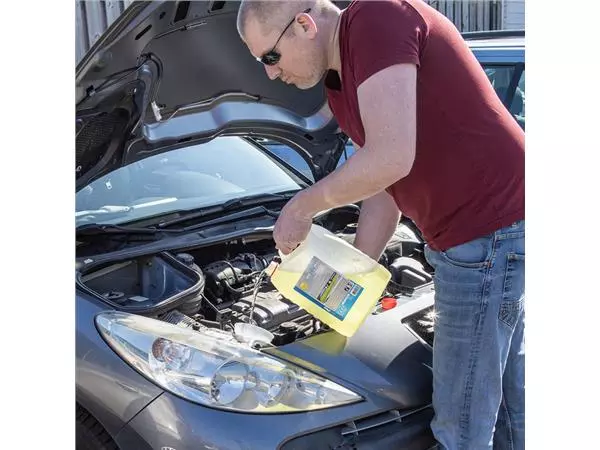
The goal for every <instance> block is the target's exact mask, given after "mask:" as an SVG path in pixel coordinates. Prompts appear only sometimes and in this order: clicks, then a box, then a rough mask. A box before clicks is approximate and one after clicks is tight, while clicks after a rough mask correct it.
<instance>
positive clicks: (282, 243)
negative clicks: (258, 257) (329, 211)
mask: <svg viewBox="0 0 600 450" xmlns="http://www.w3.org/2000/svg"><path fill="white" fill-rule="evenodd" d="M302 194H303V191H300V192H299V193H298V194H296V195H295V196H294V197H293V198H292V199H291V200H290V201H288V202H287V204H286V205H285V206H284V207H283V209H282V210H281V212H280V213H279V218H278V219H277V222H275V227H274V228H273V239H274V240H275V247H277V249H278V250H280V251H281V253H283V254H284V255H287V254H288V253H290V252H291V251H292V250H294V249H295V248H296V247H297V246H298V245H299V244H300V243H302V241H304V239H306V236H308V232H309V231H310V227H311V225H312V218H313V216H312V214H310V213H307V212H306V211H303V209H302V204H303V202H302Z"/></svg>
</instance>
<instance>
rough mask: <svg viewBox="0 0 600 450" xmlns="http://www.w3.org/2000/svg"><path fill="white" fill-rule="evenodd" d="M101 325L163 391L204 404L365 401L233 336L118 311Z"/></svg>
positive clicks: (310, 405) (308, 406) (311, 405)
mask: <svg viewBox="0 0 600 450" xmlns="http://www.w3.org/2000/svg"><path fill="white" fill-rule="evenodd" d="M96 324H97V326H98V329H99V331H100V334H101V335H102V336H103V337H104V339H105V340H106V341H107V342H108V343H109V345H110V346H111V347H112V348H113V349H114V350H115V351H116V352H117V353H118V354H119V355H120V356H121V357H122V358H123V359H124V360H125V361H127V362H128V363H129V364H131V365H132V366H133V367H135V368H136V369H137V370H139V371H140V372H141V373H143V374H144V375H146V376H147V377H148V378H150V379H151V380H153V381H154V382H155V383H157V384H158V385H160V386H161V387H162V388H164V389H165V390H168V391H170V392H173V393H174V394H177V395H180V396H182V397H184V398H186V399H188V400H191V401H194V402H197V403H200V404H202V405H206V406H212V407H217V408H221V409H226V410H233V411H240V412H248V413H282V412H295V411H309V410H316V409H324V408H331V407H333V406H339V405H344V404H348V403H354V402H357V401H360V400H362V398H361V397H360V396H359V395H357V394H355V393H354V392H352V391H349V390H348V389H346V388H344V387H343V386H340V385H338V384H336V383H334V382H332V381H330V380H327V379H326V378H323V377H321V376H319V375H316V374H314V373H312V372H308V371H306V370H304V369H302V368H300V367H298V366H295V365H293V364H291V363H288V362H284V361H280V360H278V359H275V358H273V357H271V356H267V355H264V354H262V353H260V352H258V351H256V350H254V349H252V348H250V347H248V346H245V345H243V344H240V343H239V342H237V341H236V340H235V338H234V337H233V336H232V335H231V334H229V333H225V332H220V331H218V330H213V329H209V328H205V329H202V330H199V331H192V330H190V329H185V328H180V327H177V326H175V325H171V324H169V323H166V322H161V321H159V320H155V319H150V318H147V317H143V316H137V315H133V314H128V313H122V312H116V311H111V312H106V313H102V314H99V315H98V316H97V317H96Z"/></svg>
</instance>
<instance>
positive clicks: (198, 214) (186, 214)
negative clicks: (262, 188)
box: [156, 190, 298, 230]
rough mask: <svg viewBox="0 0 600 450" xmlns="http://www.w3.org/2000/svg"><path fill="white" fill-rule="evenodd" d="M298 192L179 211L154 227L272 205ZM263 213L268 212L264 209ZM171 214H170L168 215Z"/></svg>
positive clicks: (237, 199)
mask: <svg viewBox="0 0 600 450" xmlns="http://www.w3.org/2000/svg"><path fill="white" fill-rule="evenodd" d="M297 192H298V191H297V190H295V191H290V192H281V193H275V194H257V195H248V196H245V197H238V198H233V199H231V200H227V201H226V202H224V203H222V204H220V205H214V206H207V207H204V208H200V209H197V210H192V211H179V213H180V214H181V217H177V218H175V219H172V220H167V221H164V222H160V223H158V224H157V225H156V227H157V228H159V229H164V228H167V227H170V226H173V225H176V224H179V223H182V222H188V221H190V220H194V219H199V218H204V217H208V216H212V215H214V214H218V213H223V212H227V211H235V210H236V209H241V208H245V207H247V206H259V205H263V204H265V203H273V202H280V201H282V200H285V201H287V200H289V199H291V198H292V197H293V196H294V195H296V193H297ZM265 212H269V210H267V209H266V208H265ZM170 214H172V213H170ZM188 229H190V227H188V228H185V229H184V230H188Z"/></svg>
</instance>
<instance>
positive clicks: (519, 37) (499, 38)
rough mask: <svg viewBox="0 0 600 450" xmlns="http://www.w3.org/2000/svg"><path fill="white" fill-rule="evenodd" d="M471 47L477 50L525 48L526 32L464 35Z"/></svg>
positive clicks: (471, 33)
mask: <svg viewBox="0 0 600 450" xmlns="http://www.w3.org/2000/svg"><path fill="white" fill-rule="evenodd" d="M462 35H463V38H464V39H465V40H466V41H467V43H468V44H469V47H471V48H473V49H476V48H524V47H525V31H524V30H495V31H475V32H466V33H463V34H462Z"/></svg>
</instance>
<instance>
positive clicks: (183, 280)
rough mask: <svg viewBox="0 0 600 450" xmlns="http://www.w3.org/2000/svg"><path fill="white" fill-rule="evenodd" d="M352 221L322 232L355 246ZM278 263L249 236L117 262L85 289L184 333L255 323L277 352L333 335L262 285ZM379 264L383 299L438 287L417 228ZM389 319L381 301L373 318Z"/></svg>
mask: <svg viewBox="0 0 600 450" xmlns="http://www.w3.org/2000/svg"><path fill="white" fill-rule="evenodd" d="M340 217H343V219H346V220H341V221H340ZM352 218H354V219H356V217H355V216H354V215H353V214H351V215H348V214H347V213H345V214H342V215H341V216H338V217H336V218H335V219H333V220H332V218H331V217H329V218H328V219H326V220H323V221H321V222H320V223H319V224H320V225H321V226H324V227H326V228H328V229H329V230H330V231H332V232H334V233H336V234H337V235H338V236H339V237H340V238H342V239H344V240H347V241H348V242H351V243H352V242H353V240H354V237H355V233H356V228H357V226H356V222H355V221H351V220H348V219H352ZM344 222H346V223H344ZM276 256H277V251H276V249H275V245H274V242H273V240H272V239H271V238H269V237H265V236H264V235H262V236H260V235H257V236H247V237H244V238H242V239H236V240H229V241H224V242H220V243H218V244H212V245H209V246H203V247H199V248H190V249H186V250H185V251H183V252H174V253H169V252H165V253H161V254H157V255H150V256H144V257H138V258H131V259H130V260H126V261H118V262H112V263H110V264H108V265H104V266H102V267H95V268H92V269H91V270H90V271H88V272H86V273H81V274H80V275H79V277H78V284H79V286H80V287H81V288H83V289H84V290H86V291H87V292H88V293H90V294H92V295H94V296H96V297H99V298H101V299H102V300H103V301H105V302H107V303H109V304H111V305H112V306H113V307H115V308H116V309H120V310H125V311H132V312H135V313H137V314H142V315H147V316H150V317H154V318H156V319H159V320H163V321H166V322H169V323H172V324H174V325H177V326H182V327H190V328H196V329H199V328H200V327H209V328H214V329H218V330H221V331H225V332H233V331H234V327H235V325H236V324H237V323H251V324H254V325H257V326H259V327H261V328H263V329H265V330H268V331H269V332H270V333H272V334H273V336H274V339H273V341H272V344H273V345H275V346H281V345H285V344H288V343H291V342H294V341H296V340H298V339H302V338H305V337H308V336H310V335H313V334H315V333H320V332H323V331H326V330H328V329H329V328H328V327H327V325H326V324H323V323H321V322H320V321H319V320H317V319H315V318H314V317H313V316H311V315H310V314H308V313H307V312H306V311H304V310H303V309H301V308H300V307H298V306H297V305H296V304H294V303H292V302H291V301H289V300H287V299H286V298H284V297H283V296H282V295H281V294H279V292H278V291H277V290H276V289H275V288H274V286H273V285H272V284H271V282H270V280H269V278H268V277H260V275H261V273H263V271H264V269H265V268H266V267H267V266H268V265H269V263H270V262H271V261H272V260H273V258H275V257H276ZM379 262H380V263H381V264H382V265H383V266H384V267H386V268H387V269H388V270H389V271H390V273H391V274H392V278H391V280H390V282H389V284H388V286H387V288H386V291H385V292H384V293H383V294H382V296H381V299H383V298H386V297H388V298H389V297H393V298H396V299H400V300H401V299H402V298H403V299H404V300H406V297H411V296H413V295H415V293H416V292H417V291H418V290H419V289H421V288H424V287H427V286H430V285H431V284H432V272H433V271H432V269H431V268H430V267H429V266H428V264H427V262H426V261H425V258H424V256H423V243H422V241H421V240H420V239H419V237H418V234H417V233H416V232H415V231H414V228H413V227H411V226H410V224H407V223H405V222H400V223H399V225H398V227H397V229H396V232H395V233H394V235H393V236H392V238H391V239H390V241H389V242H388V244H387V247H386V249H385V250H384V252H383V255H382V256H381V259H380V261H379ZM255 294H256V299H255V304H254V307H252V303H253V300H254V295H255ZM381 299H380V300H381ZM384 311H385V308H383V307H382V305H381V301H380V302H379V303H378V305H377V307H376V308H375V310H374V311H373V314H379V313H383V312H384Z"/></svg>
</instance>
